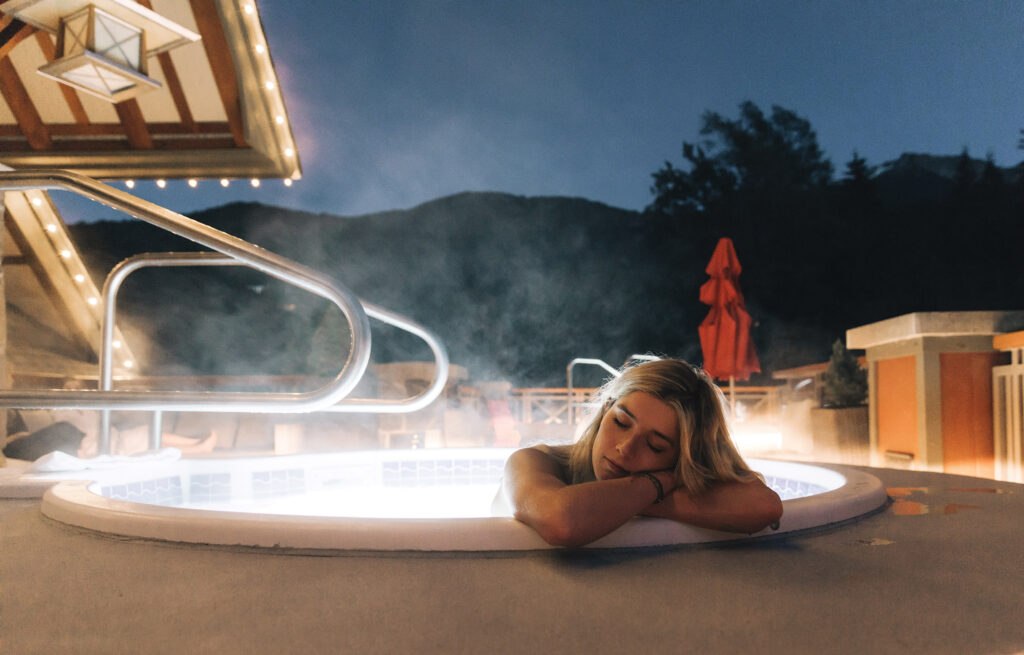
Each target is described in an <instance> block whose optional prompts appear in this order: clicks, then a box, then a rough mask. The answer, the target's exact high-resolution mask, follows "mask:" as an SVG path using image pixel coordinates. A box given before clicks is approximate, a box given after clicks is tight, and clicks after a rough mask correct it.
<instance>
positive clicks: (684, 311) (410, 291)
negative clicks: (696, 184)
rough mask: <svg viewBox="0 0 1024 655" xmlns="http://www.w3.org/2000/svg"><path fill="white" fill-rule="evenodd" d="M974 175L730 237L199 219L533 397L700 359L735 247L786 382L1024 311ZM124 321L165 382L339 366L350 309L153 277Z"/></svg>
mask: <svg viewBox="0 0 1024 655" xmlns="http://www.w3.org/2000/svg"><path fill="white" fill-rule="evenodd" d="M908 157H909V158H908ZM955 159H957V158H955V157H951V158H936V157H928V156H905V157H904V158H901V159H899V160H896V161H895V162H892V163H890V164H888V165H885V166H883V167H882V168H881V170H880V172H878V173H877V174H876V175H871V176H868V178H866V180H867V182H868V184H869V186H868V187H867V188H866V189H856V188H854V187H853V185H852V184H851V183H847V182H844V181H840V182H837V183H833V184H829V185H827V186H825V187H822V188H820V189H818V190H817V191H816V192H815V195H814V196H813V201H805V202H804V203H803V205H802V206H801V207H800V208H799V210H798V211H793V212H792V213H791V214H787V213H786V212H781V211H778V208H776V210H775V211H766V212H765V214H764V218H758V217H757V216H754V217H746V218H742V219H741V218H735V219H734V220H724V219H723V220H714V221H711V220H708V219H709V215H698V214H693V215H682V216H680V215H672V214H670V213H666V212H659V211H653V210H652V211H647V212H633V211H626V210H622V209H616V208H613V207H609V206H606V205H603V204H600V203H596V202H591V201H588V200H584V199H578V198H563V197H542V198H527V197H520V196H512V195H507V194H501V193H463V194H458V195H455V196H451V197H446V198H441V199H438V200H435V201H433V202H428V203H426V204H423V205H421V206H418V207H415V208H413V209H410V210H407V211H394V212H386V213H380V214H373V215H368V216H359V217H340V216H332V215H327V214H309V213H304V212H298V211H292V210H288V209H282V208H278V207H270V206H265V205H260V204H255V203H242V204H238V203H236V204H230V205H225V206H222V207H217V208H213V209H210V210H207V211H204V212H201V213H199V214H196V215H194V216H193V218H196V219H197V220H200V221H202V222H204V223H207V224H210V225H212V226H214V227H216V228H218V229H221V230H224V231H226V232H228V233H231V234H234V235H237V236H240V237H242V238H244V239H246V240H248V241H251V242H254V243H256V244H258V245H260V246H263V247H264V248H267V249H269V250H271V251H273V252H276V253H278V254H281V255H284V256H287V257H290V258H292V259H294V260H296V261H299V262H301V263H303V264H306V265H309V266H311V267H313V268H316V269H318V270H321V271H323V272H325V273H327V274H329V275H331V276H333V277H335V278H336V279H338V280H339V281H341V282H342V283H343V284H345V285H347V286H348V287H350V288H351V289H353V290H354V291H355V292H356V293H357V294H358V295H360V296H361V297H362V298H364V299H365V300H368V301H371V302H374V303H377V304H380V305H383V306H385V307H387V308H390V309H393V310H395V311H397V312H400V313H403V314H407V315H409V316H410V317H412V318H414V319H415V320H417V321H419V322H421V323H423V324H424V325H426V326H428V327H429V328H431V329H433V330H434V331H435V332H437V333H438V334H439V335H440V336H441V337H442V338H443V340H444V341H445V343H446V345H447V346H448V348H449V350H450V353H451V356H452V361H453V362H455V363H458V364H463V365H466V366H468V367H469V368H470V370H471V373H472V374H473V376H474V378H475V379H478V380H486V379H508V380H510V381H512V382H513V383H514V384H517V385H524V386H529V385H548V384H550V385H562V384H564V379H565V378H564V375H565V366H566V364H567V363H568V362H569V360H570V359H571V358H573V357H599V358H602V359H605V360H607V361H609V362H612V363H620V362H621V361H622V360H623V359H624V358H625V357H626V356H627V355H629V354H632V353H637V352H658V353H664V354H670V355H677V356H682V357H686V358H689V359H691V360H694V361H698V362H699V361H700V358H701V356H700V347H699V342H698V339H697V325H698V324H699V323H700V321H701V320H702V319H703V317H704V316H705V315H706V314H707V310H708V308H707V307H706V306H704V305H702V304H700V303H699V301H698V299H697V298H698V289H699V287H700V285H701V284H702V283H703V282H704V281H705V280H706V279H707V276H706V274H705V273H704V267H705V266H706V264H707V261H708V259H709V257H710V255H711V252H712V250H713V248H714V245H715V242H716V240H717V238H718V237H720V236H729V237H731V238H732V239H733V240H734V242H735V245H736V249H737V252H738V255H739V258H740V261H741V263H742V264H743V266H744V270H743V274H742V276H741V278H740V283H741V287H742V290H743V292H744V294H745V296H746V299H747V307H748V310H749V311H750V313H751V315H752V316H753V318H754V320H755V321H756V326H755V328H754V338H755V342H756V344H757V347H758V352H759V355H760V357H761V361H762V366H763V368H765V370H766V371H771V370H774V369H778V368H785V367H790V366H799V365H803V364H808V363H813V362H817V361H824V360H825V359H826V358H827V356H828V353H829V349H830V345H831V343H832V342H833V341H834V340H835V339H836V338H840V337H842V335H843V333H844V331H845V330H846V329H848V328H850V327H854V326H857V325H861V324H864V323H868V322H872V321H876V320H880V319H883V318H887V317H889V316H894V315H898V314H903V313H906V312H913V311H937V310H967V309H1011V308H1015V309H1019V308H1021V305H1022V302H1024V301H1022V299H1024V275H1022V268H1024V267H1022V266H1021V265H1020V264H1019V262H1018V256H1017V255H1016V249H1017V248H1019V243H1020V236H1021V223H1020V220H1019V213H1017V214H1012V215H1011V214H1007V212H1009V211H1011V209H1010V207H1016V205H1011V204H1006V203H1004V204H999V205H998V206H996V205H994V204H992V202H990V199H989V198H987V197H976V196H974V195H972V196H970V197H967V196H963V197H961V196H958V195H957V194H958V190H957V183H956V180H955V177H956V176H955V171H956V165H955V162H953V164H954V166H953V168H952V169H951V170H952V171H953V173H948V172H947V173H946V174H944V171H945V170H946V167H947V164H948V163H949V162H948V161H947V160H955ZM972 188H973V187H972ZM1011 189H1012V185H1011V186H1007V190H1006V193H1007V194H1010V193H1011ZM1012 211H1019V210H1018V209H1013V210H1012ZM70 229H71V231H72V233H73V238H74V239H75V241H76V243H77V244H78V246H79V248H80V250H81V251H82V253H83V256H84V257H85V259H86V262H87V265H88V266H89V267H90V270H92V271H93V275H94V277H95V279H96V280H97V282H98V283H102V278H103V276H105V274H106V272H107V271H108V270H109V269H110V267H111V266H112V265H113V264H115V263H116V262H117V261H119V260H121V259H123V258H125V257H127V256H129V255H131V254H135V253H138V252H146V251H168V250H195V249H196V247H194V245H192V244H188V243H186V242H184V241H183V240H181V239H179V238H177V237H174V236H173V235H169V234H168V233H166V232H163V231H160V230H158V229H156V228H153V227H151V226H149V225H146V224H144V223H141V222H138V221H97V222H93V223H79V224H75V225H72V226H70ZM119 307H120V312H121V314H122V316H123V317H124V319H123V320H124V321H125V322H127V323H129V324H131V325H132V326H135V328H136V329H140V330H145V331H146V332H147V333H148V334H150V335H152V336H154V337H155V342H156V343H158V344H159V348H158V349H157V350H155V351H154V352H153V353H151V354H150V357H149V360H150V366H153V367H159V370H160V371H163V372H169V371H172V370H187V371H193V372H197V373H232V374H238V373H245V374H257V373H266V374H279V373H307V372H327V371H328V370H337V364H333V363H329V362H333V361H334V360H331V359H329V355H330V353H331V352H332V351H333V350H334V348H332V346H331V343H333V342H332V341H330V340H329V339H327V338H326V336H325V335H327V334H330V333H331V329H332V327H333V326H337V325H338V324H340V323H341V321H340V320H338V318H339V317H338V315H337V314H338V313H337V312H336V311H335V310H333V309H331V310H328V308H327V306H326V304H325V303H324V302H323V301H320V300H319V299H317V298H314V297H312V296H310V295H309V294H306V293H305V292H301V291H296V290H293V289H290V288H287V287H285V286H284V285H282V284H280V283H278V282H276V281H273V280H269V279H268V278H267V277H266V276H263V275H262V274H259V273H256V272H252V271H248V270H246V269H238V268H223V269H199V268H196V269H173V270H171V269H164V270H144V271H141V272H139V273H136V274H135V275H133V276H132V277H131V278H129V281H128V282H127V283H126V284H125V287H124V290H123V292H122V299H121V301H120V305H119ZM378 327H379V324H375V325H374V330H375V343H374V355H373V357H374V359H375V360H377V361H392V360H401V359H407V358H413V359H426V358H427V357H428V355H429V352H428V351H427V350H426V348H425V347H423V346H421V345H419V343H418V341H417V340H415V339H411V338H407V337H403V336H402V335H399V334H396V331H394V330H391V329H386V328H384V329H377V328H378ZM144 372H145V371H144Z"/></svg>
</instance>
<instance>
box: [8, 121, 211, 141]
mask: <svg viewBox="0 0 1024 655" xmlns="http://www.w3.org/2000/svg"><path fill="white" fill-rule="evenodd" d="M146 128H147V129H148V130H149V134H150V136H152V137H160V136H167V135H174V136H191V135H215V136H224V135H229V136H230V134H231V127H230V126H229V125H228V124H227V123H225V122H223V121H210V122H205V121H204V122H202V123H196V124H195V127H194V128H192V129H189V128H187V127H185V126H183V125H182V124H181V123H147V124H146ZM49 130H50V136H51V137H69V138H75V137H79V138H87V139H92V138H95V137H98V136H123V135H124V128H123V127H122V126H121V124H120V123H90V124H88V125H78V124H62V123H57V124H54V125H50V126H49ZM21 135H22V134H21V130H20V129H18V127H17V126H16V125H0V137H12V136H21Z"/></svg>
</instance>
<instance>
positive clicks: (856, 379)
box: [821, 339, 868, 407]
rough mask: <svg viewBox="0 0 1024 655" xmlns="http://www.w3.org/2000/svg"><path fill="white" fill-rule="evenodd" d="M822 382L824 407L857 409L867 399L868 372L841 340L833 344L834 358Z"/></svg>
mask: <svg viewBox="0 0 1024 655" xmlns="http://www.w3.org/2000/svg"><path fill="white" fill-rule="evenodd" d="M822 382H823V383H824V384H823V386H824V389H823V391H822V399H821V400H822V402H821V404H822V406H823V407H855V406H857V405H863V404H864V401H865V399H867V395H868V372H867V371H865V370H864V369H862V368H861V367H860V364H858V363H857V358H856V357H854V356H853V354H852V353H850V351H849V350H847V349H846V346H845V345H843V342H842V340H841V339H836V342H835V343H834V344H832V357H831V358H830V359H829V362H828V370H827V371H825V375H824V376H823V377H822Z"/></svg>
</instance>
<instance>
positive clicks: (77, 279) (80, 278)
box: [75, 273, 85, 284]
mask: <svg viewBox="0 0 1024 655" xmlns="http://www.w3.org/2000/svg"><path fill="white" fill-rule="evenodd" d="M75 282H78V283H79V284H81V283H82V282H85V276H84V275H82V274H81V273H76V274H75Z"/></svg>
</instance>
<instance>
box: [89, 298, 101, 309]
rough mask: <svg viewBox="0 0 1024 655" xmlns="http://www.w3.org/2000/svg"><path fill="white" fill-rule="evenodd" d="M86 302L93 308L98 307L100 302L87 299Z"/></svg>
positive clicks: (94, 299)
mask: <svg viewBox="0 0 1024 655" xmlns="http://www.w3.org/2000/svg"><path fill="white" fill-rule="evenodd" d="M86 302H88V303H89V304H90V305H92V306H93V307H95V306H96V305H98V304H99V302H100V301H99V300H97V299H96V298H89V300H87V301H86Z"/></svg>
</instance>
